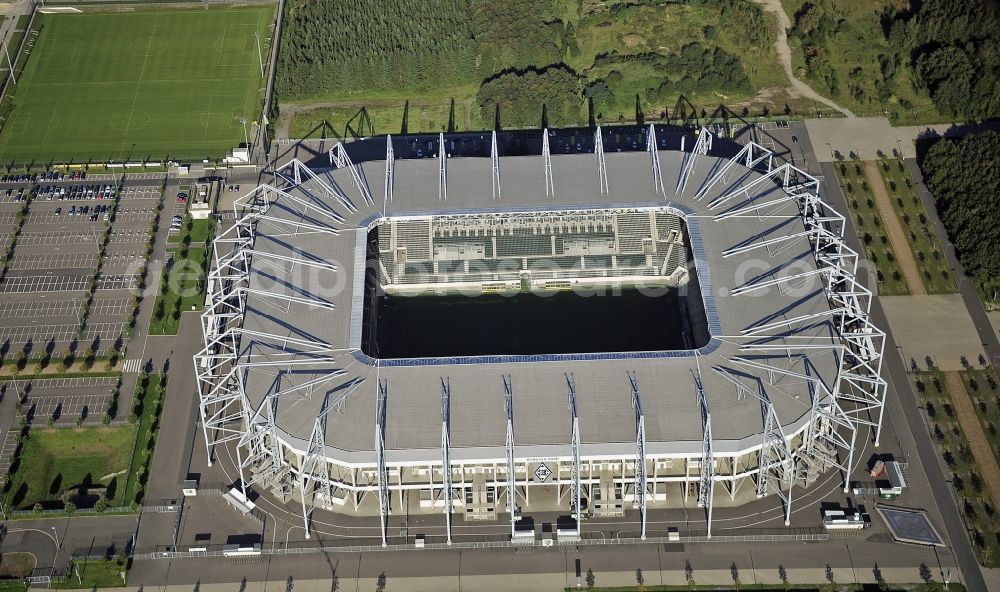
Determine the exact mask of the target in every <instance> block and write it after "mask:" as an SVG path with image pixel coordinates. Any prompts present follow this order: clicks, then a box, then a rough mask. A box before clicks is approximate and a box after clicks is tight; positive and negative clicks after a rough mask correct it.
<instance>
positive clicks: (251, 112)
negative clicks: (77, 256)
mask: <svg viewBox="0 0 1000 592" xmlns="http://www.w3.org/2000/svg"><path fill="white" fill-rule="evenodd" d="M273 18H274V9H272V8H269V7H263V8H261V7H254V8H235V9H219V10H208V11H206V10H169V11H156V12H146V11H138V12H133V13H89V14H43V15H38V17H37V18H36V21H35V25H34V27H33V28H34V29H35V30H38V31H39V34H38V38H37V40H36V41H35V43H34V45H33V47H32V48H31V50H30V51H31V53H30V55H28V56H27V64H26V66H25V67H24V71H23V73H22V74H21V76H20V77H19V78H18V81H17V82H18V84H17V86H16V87H12V96H11V97H10V98H8V99H4V102H5V103H6V102H7V101H12V102H13V109H11V111H10V112H9V113H8V115H7V117H6V121H5V122H4V124H3V130H2V131H0V164H4V165H9V164H11V163H30V162H35V163H38V164H41V163H48V162H55V163H64V162H106V161H109V160H114V161H118V162H121V161H122V160H129V161H138V160H143V159H147V158H149V159H161V158H164V157H168V158H172V159H178V160H186V159H201V158H219V157H221V156H224V155H225V154H226V153H227V152H228V151H229V150H231V149H232V148H234V147H236V146H237V145H238V144H240V143H242V142H243V126H242V124H241V123H240V118H241V117H246V118H247V120H248V121H249V122H252V121H254V120H256V119H258V118H259V116H260V104H261V100H262V99H263V94H264V92H263V90H262V88H263V87H264V86H265V83H264V80H263V79H262V78H261V75H260V64H259V62H258V53H257V44H256V43H257V42H256V40H255V38H254V33H255V32H257V33H259V34H260V43H261V51H262V53H263V55H264V56H265V57H264V59H265V60H266V59H267V57H266V56H267V55H268V53H269V52H268V47H269V45H270V41H271V35H272V33H273ZM22 57H23V56H22ZM265 66H266V63H265ZM5 107H6V106H5ZM4 110H6V109H4ZM247 130H248V131H250V130H251V128H250V124H249V123H248V124H247Z"/></svg>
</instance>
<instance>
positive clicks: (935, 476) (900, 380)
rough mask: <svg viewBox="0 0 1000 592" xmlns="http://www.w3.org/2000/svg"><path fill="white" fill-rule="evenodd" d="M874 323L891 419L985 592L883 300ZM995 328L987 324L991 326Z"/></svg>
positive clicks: (970, 581) (958, 555) (850, 231)
mask: <svg viewBox="0 0 1000 592" xmlns="http://www.w3.org/2000/svg"><path fill="white" fill-rule="evenodd" d="M821 170H822V174H823V175H824V177H825V178H826V179H830V180H831V182H825V183H824V186H825V189H826V192H825V196H826V199H827V201H828V202H829V203H830V205H831V206H833V207H834V208H836V209H837V210H839V211H840V212H849V211H850V210H848V208H847V202H846V200H845V199H844V196H843V194H842V193H841V191H840V186H839V185H838V184H837V183H835V182H833V181H832V180H833V179H836V178H837V177H836V171H835V170H834V164H833V163H823V164H822V165H821ZM846 219H847V222H846V224H847V228H846V229H845V234H846V235H847V236H846V237H845V238H846V241H847V244H848V246H850V247H851V248H852V249H854V250H855V251H857V252H858V253H864V247H863V245H862V244H861V241H860V240H859V239H858V237H857V232H856V231H855V229H854V223H853V221H852V218H851V216H847V217H846ZM859 275H860V276H861V277H859V280H860V281H861V282H862V283H864V284H866V285H867V286H868V287H869V289H871V290H872V291H875V290H877V288H876V287H875V286H872V285H871V282H870V281H869V280H870V278H869V277H866V276H865V275H863V274H859ZM871 317H872V320H873V322H874V323H875V324H876V325H877V326H878V327H880V328H882V329H883V330H884V331H885V332H886V343H885V356H884V358H883V360H884V363H883V366H882V368H883V377H884V378H885V379H886V380H887V381H888V382H889V392H888V394H887V403H886V404H887V406H888V408H889V409H888V410H889V414H890V416H893V417H897V418H902V420H903V421H904V422H905V429H901V428H903V426H897V428H896V430H895V431H896V433H897V435H898V437H899V438H901V439H902V440H903V442H902V446H903V448H904V449H906V450H913V451H915V452H916V453H917V456H918V458H919V459H920V465H921V467H922V468H923V470H924V471H926V473H927V478H928V485H929V486H930V490H931V493H932V494H933V498H934V502H935V504H936V505H937V507H938V510H939V511H940V514H941V517H942V519H943V522H944V527H945V530H946V532H947V536H948V539H949V540H950V542H951V548H952V551H953V552H954V554H955V559H956V562H957V563H958V566H959V569H960V570H961V571H962V577H963V582H964V583H965V585H966V587H967V588H968V589H969V590H985V589H986V583H985V581H984V580H983V576H982V572H981V571H980V569H979V563H978V561H976V557H975V554H974V553H973V551H972V547H971V545H970V543H969V537H968V535H967V534H966V532H965V528H964V527H963V522H962V517H961V516H960V515H959V512H958V504H957V502H956V501H955V498H954V496H953V494H952V491H951V483H950V482H949V481H948V479H947V477H946V475H945V473H944V470H943V469H942V466H941V460H940V458H939V457H938V455H937V451H936V450H934V445H933V441H932V439H931V437H930V433H929V432H928V431H927V428H926V426H925V424H924V422H923V418H922V417H921V415H920V413H921V412H920V409H919V407H918V406H917V399H916V394H915V393H914V392H913V389H912V387H911V386H910V379H909V376H908V375H907V373H906V367H905V366H904V364H903V360H902V359H901V358H900V357H899V355H897V354H896V353H895V352H896V342H895V341H894V340H893V338H892V332H891V331H890V329H889V321H888V319H887V318H886V316H885V312H884V311H883V310H882V304H881V303H880V302H879V300H878V298H875V299H874V300H873V303H872V310H871ZM988 325H989V324H988V323H987V326H988Z"/></svg>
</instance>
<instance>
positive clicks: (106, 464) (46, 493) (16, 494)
mask: <svg viewBox="0 0 1000 592" xmlns="http://www.w3.org/2000/svg"><path fill="white" fill-rule="evenodd" d="M134 435H135V428H134V427H132V426H120V427H86V428H61V429H49V428H45V427H35V428H32V429H31V431H30V433H29V436H28V440H27V442H25V444H24V451H23V452H22V454H21V462H20V463H19V467H18V469H17V472H16V473H15V474H14V475H13V476H12V477H11V488H10V490H11V491H12V492H13V494H12V495H13V497H12V500H11V502H12V505H13V507H14V508H15V509H31V507H32V506H34V505H35V503H36V502H40V503H42V504H43V505H46V504H47V503H48V505H51V506H53V507H61V504H60V503H59V501H60V495H61V494H62V493H63V492H64V491H66V490H67V489H70V488H73V487H75V486H78V485H81V484H83V483H93V484H95V485H97V484H102V485H105V486H107V487H108V493H109V495H110V496H111V497H110V499H109V500H108V505H118V504H119V503H120V502H121V500H122V499H124V493H125V487H124V486H123V484H122V482H123V481H124V479H123V477H124V472H125V471H126V470H128V462H129V458H130V457H131V454H132V442H133V440H134ZM112 490H113V491H112Z"/></svg>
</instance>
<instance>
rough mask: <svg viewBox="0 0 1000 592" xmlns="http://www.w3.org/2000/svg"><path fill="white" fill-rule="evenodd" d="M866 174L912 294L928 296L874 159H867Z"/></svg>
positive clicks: (897, 260)
mask: <svg viewBox="0 0 1000 592" xmlns="http://www.w3.org/2000/svg"><path fill="white" fill-rule="evenodd" d="M865 176H867V177H868V186H869V187H871V188H872V194H873V195H874V196H875V204H876V205H877V206H878V211H879V214H881V215H882V226H884V227H885V231H886V233H887V234H888V235H889V242H890V243H891V244H892V250H893V251H894V252H895V253H896V262H897V263H899V270H900V271H901V272H902V273H903V277H904V278H906V284H907V285H908V286H909V287H910V295H911V296H926V295H927V289H926V288H924V278H923V277H921V276H920V269H919V268H918V267H917V261H916V260H915V259H914V258H913V250H912V249H910V243H909V242H908V241H907V240H906V230H905V229H904V228H903V223H902V222H900V220H899V216H897V215H896V211H895V210H894V209H893V208H892V201H891V198H890V197H889V192H888V191H886V190H885V183H884V182H883V181H882V175H881V173H879V172H878V163H877V162H875V161H874V160H866V161H865Z"/></svg>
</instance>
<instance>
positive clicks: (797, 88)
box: [754, 0, 856, 117]
mask: <svg viewBox="0 0 1000 592" xmlns="http://www.w3.org/2000/svg"><path fill="white" fill-rule="evenodd" d="M754 2H756V3H757V4H760V5H761V6H763V7H764V10H766V11H767V12H773V13H775V14H776V15H778V35H777V38H776V39H775V40H774V50H775V51H776V52H778V59H780V60H781V65H782V66H783V67H784V68H785V76H787V77H788V83H789V84H791V85H792V88H791V92H792V93H793V94H797V95H798V96H800V97H804V98H807V99H812V100H814V101H819V102H820V103H823V104H824V105H826V106H827V107H830V108H831V109H836V110H837V111H840V112H841V113H842V114H844V116H846V117H856V116H855V115H854V113H852V112H851V111H850V110H848V109H847V108H846V107H842V106H840V105H838V104H837V103H834V102H833V101H832V100H830V99H828V98H826V97H824V96H823V95H821V94H819V93H818V92H816V91H814V90H813V89H812V87H811V86H809V85H808V84H806V83H805V82H802V81H801V80H799V79H798V78H796V77H795V73H794V72H792V50H791V48H790V47H788V33H787V31H788V29H790V28H792V21H791V20H790V19H789V18H788V15H787V14H786V13H785V9H784V7H782V6H781V0H754Z"/></svg>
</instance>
